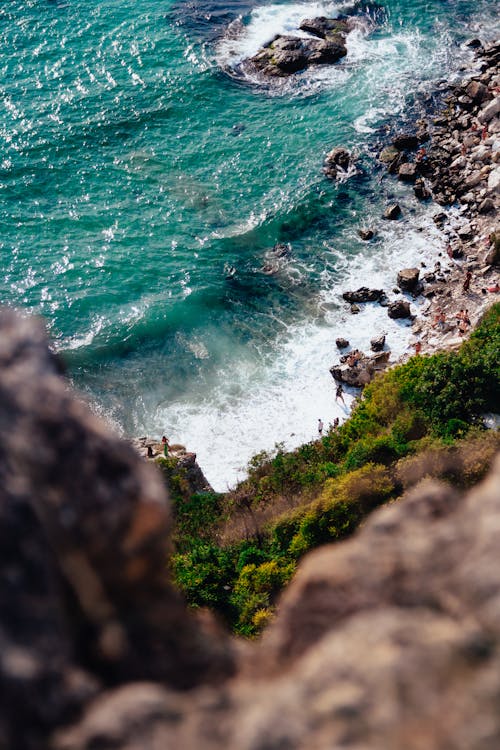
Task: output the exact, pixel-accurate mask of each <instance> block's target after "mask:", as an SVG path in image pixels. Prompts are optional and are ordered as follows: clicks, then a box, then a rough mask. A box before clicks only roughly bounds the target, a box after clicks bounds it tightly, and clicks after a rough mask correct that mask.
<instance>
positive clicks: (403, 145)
mask: <svg viewBox="0 0 500 750" xmlns="http://www.w3.org/2000/svg"><path fill="white" fill-rule="evenodd" d="M392 145H393V146H394V148H395V149H397V150H398V151H414V150H415V149H417V148H418V138H417V136H416V135H414V134H413V133H400V134H399V135H397V136H396V138H395V139H394V140H393V142H392Z"/></svg>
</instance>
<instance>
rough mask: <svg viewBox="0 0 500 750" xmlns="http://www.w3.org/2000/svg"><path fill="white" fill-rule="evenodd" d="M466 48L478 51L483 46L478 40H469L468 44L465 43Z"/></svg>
mask: <svg viewBox="0 0 500 750" xmlns="http://www.w3.org/2000/svg"><path fill="white" fill-rule="evenodd" d="M465 46H466V47H470V49H479V48H480V47H482V46H483V43H482V42H481V40H480V39H470V40H469V41H468V42H466V43H465Z"/></svg>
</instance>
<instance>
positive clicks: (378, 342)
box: [370, 333, 385, 352]
mask: <svg viewBox="0 0 500 750" xmlns="http://www.w3.org/2000/svg"><path fill="white" fill-rule="evenodd" d="M384 346H385V334H384V333H383V334H381V335H380V336H375V337H374V338H373V339H371V341H370V349H371V350H372V352H381V351H382V349H383V348H384Z"/></svg>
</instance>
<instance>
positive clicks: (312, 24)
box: [299, 16, 352, 39]
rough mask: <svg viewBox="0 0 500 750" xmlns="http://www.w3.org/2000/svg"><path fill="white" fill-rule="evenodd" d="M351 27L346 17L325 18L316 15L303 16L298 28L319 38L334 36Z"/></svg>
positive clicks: (343, 32)
mask: <svg viewBox="0 0 500 750" xmlns="http://www.w3.org/2000/svg"><path fill="white" fill-rule="evenodd" d="M351 28H352V22H351V21H349V20H348V19H346V18H326V17H325V16H318V17H317V18H305V19H304V20H303V21H301V23H300V25H299V29H301V30H302V31H307V33H308V34H313V36H317V37H319V38H320V39H328V38H331V37H336V36H338V35H339V34H347V32H348V31H350V30H351Z"/></svg>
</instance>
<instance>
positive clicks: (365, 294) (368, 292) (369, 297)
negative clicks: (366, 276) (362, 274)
mask: <svg viewBox="0 0 500 750" xmlns="http://www.w3.org/2000/svg"><path fill="white" fill-rule="evenodd" d="M342 297H343V298H344V299H345V301H346V302H351V303H358V302H379V301H380V300H381V299H383V298H384V297H385V292H384V290H383V289H369V288H368V287H367V286H361V287H360V288H359V289H356V290H355V291H353V292H343V294H342Z"/></svg>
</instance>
